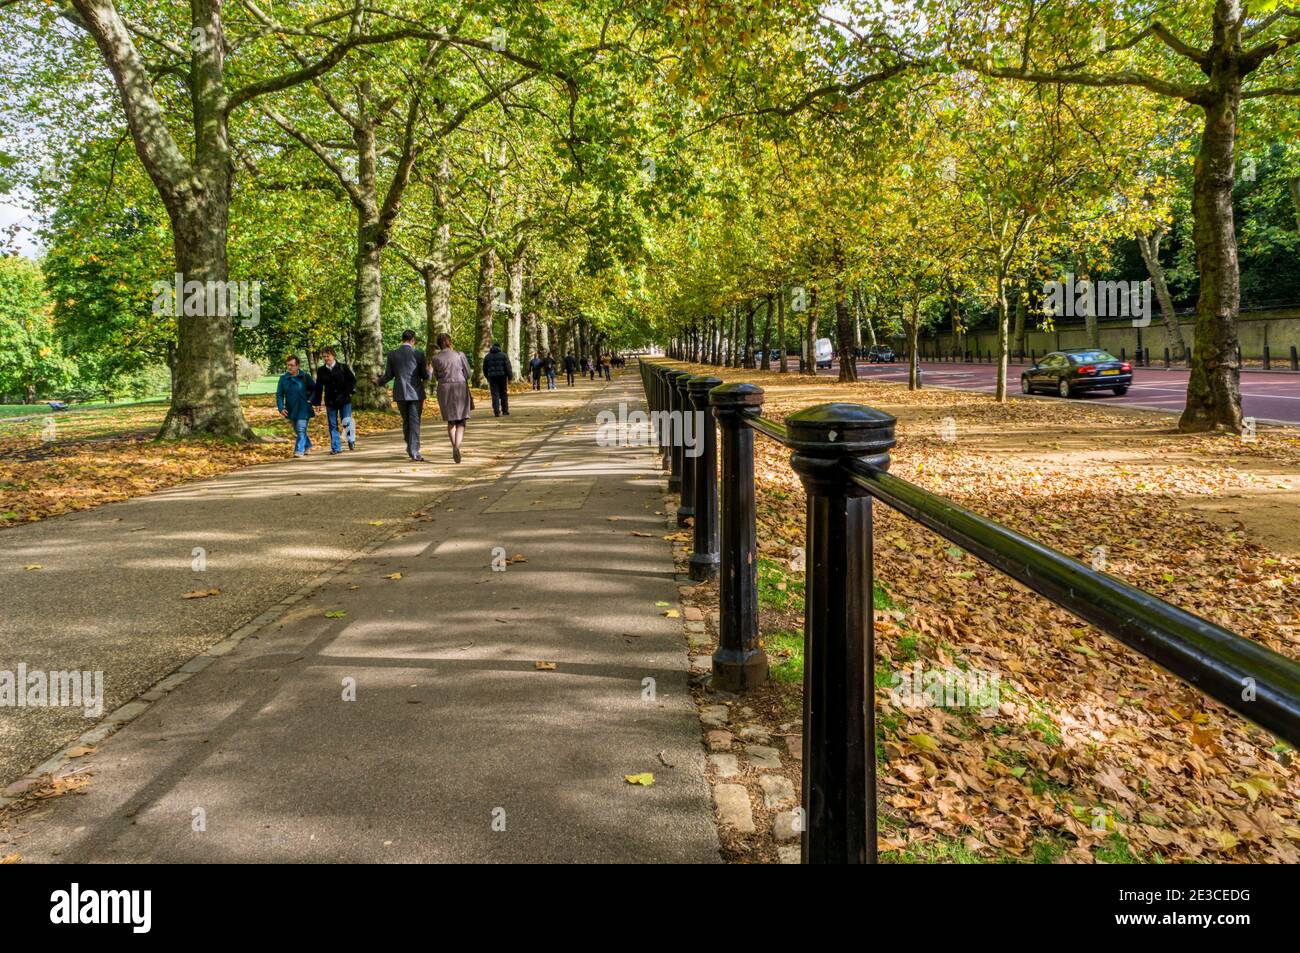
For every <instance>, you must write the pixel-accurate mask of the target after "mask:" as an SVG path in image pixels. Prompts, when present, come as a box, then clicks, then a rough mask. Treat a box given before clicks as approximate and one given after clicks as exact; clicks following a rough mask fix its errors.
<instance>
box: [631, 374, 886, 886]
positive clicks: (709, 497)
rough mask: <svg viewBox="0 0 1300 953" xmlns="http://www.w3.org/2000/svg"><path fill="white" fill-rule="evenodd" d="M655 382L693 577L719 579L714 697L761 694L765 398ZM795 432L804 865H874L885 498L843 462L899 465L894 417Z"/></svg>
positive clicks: (820, 411)
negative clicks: (877, 628)
mask: <svg viewBox="0 0 1300 953" xmlns="http://www.w3.org/2000/svg"><path fill="white" fill-rule="evenodd" d="M641 376H642V382H643V384H644V387H645V393H646V399H647V403H648V404H649V407H650V410H651V412H652V417H651V419H652V420H656V419H657V420H658V421H659V427H658V433H659V435H660V448H659V449H660V451H661V453H662V454H663V466H664V469H665V470H667V471H668V474H669V481H668V485H669V490H670V492H674V493H679V494H680V505H679V506H678V508H677V511H676V515H677V520H678V523H679V525H686V524H687V523H688V522H689V523H691V524H692V530H693V534H692V553H691V556H690V560H689V571H690V578H691V579H692V580H696V581H703V580H709V579H712V578H714V577H715V576H716V577H717V579H718V589H719V593H718V601H719V633H718V648H717V650H716V651H715V652H714V654H713V662H712V679H711V683H710V687H711V690H713V691H721V692H733V693H734V692H744V691H747V690H750V689H753V688H756V687H758V686H760V685H762V684H764V683H765V682H766V680H767V675H768V662H767V654H766V652H765V651H764V650H763V648H762V645H761V642H760V631H759V617H758V560H759V549H758V543H757V532H756V515H757V509H756V483H755V471H754V434H755V431H754V428H753V427H752V426H751V425H750V421H752V420H753V418H758V417H760V416H761V414H762V410H763V397H764V394H763V389H762V388H761V387H756V386H754V385H752V384H743V383H733V384H723V383H722V381H720V380H719V379H718V378H716V377H711V376H708V375H691V374H690V373H688V372H685V371H682V370H680V369H677V368H673V367H671V366H667V365H663V364H657V363H652V362H649V361H645V360H643V361H642V362H641ZM686 414H694V415H695V417H694V421H695V423H696V426H695V427H687V426H684V424H685V415H686ZM715 426H716V428H717V429H716V432H715ZM783 433H784V439H782V440H781V442H782V443H783V444H784V445H785V446H786V447H788V448H789V449H790V450H792V451H793V453H792V455H791V458H790V463H791V466H792V467H793V468H794V470H795V472H796V473H797V474H798V475H799V478H800V479H801V481H802V482H803V484H804V488H805V490H806V492H807V498H808V504H807V520H806V538H805V540H804V546H805V550H806V556H805V595H804V600H805V607H804V717H803V800H802V805H803V811H804V814H803V816H804V818H805V820H806V826H805V830H804V832H803V837H802V857H803V861H804V862H805V863H866V862H874V861H875V858H876V810H875V806H876V796H875V793H876V782H875V768H876V762H875V719H874V707H873V686H874V674H873V672H874V633H873V626H872V611H873V592H874V582H873V577H872V562H871V536H872V527H871V499H870V497H869V496H868V495H867V494H866V493H865V492H864V491H862V490H861V489H859V488H858V486H857V485H856V484H855V483H854V482H853V481H852V480H851V479H850V478H849V476H848V474H847V471H846V470H845V468H844V467H843V466H842V464H843V462H844V461H845V460H847V459H849V458H859V459H862V460H866V461H867V462H869V463H870V464H871V465H872V466H876V467H879V468H881V469H884V468H886V467H888V463H889V449H890V447H892V446H893V444H894V418H893V417H890V416H889V415H888V414H884V413H881V412H880V411H876V410H873V409H871V408H869V407H862V406H860V405H856V404H842V403H836V404H823V405H819V406H817V407H809V408H806V409H804V410H801V411H799V412H797V413H795V414H792V415H791V416H790V417H789V418H787V420H786V426H785V429H784V431H783ZM684 434H693V436H694V440H695V443H696V446H692V447H689V448H688V447H686V445H685V441H684V440H683V435H684ZM719 470H720V471H721V475H720V477H719Z"/></svg>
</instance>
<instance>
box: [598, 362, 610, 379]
mask: <svg viewBox="0 0 1300 953" xmlns="http://www.w3.org/2000/svg"><path fill="white" fill-rule="evenodd" d="M600 372H601V373H602V374H604V375H605V380H609V358H607V357H602V358H601V359H600Z"/></svg>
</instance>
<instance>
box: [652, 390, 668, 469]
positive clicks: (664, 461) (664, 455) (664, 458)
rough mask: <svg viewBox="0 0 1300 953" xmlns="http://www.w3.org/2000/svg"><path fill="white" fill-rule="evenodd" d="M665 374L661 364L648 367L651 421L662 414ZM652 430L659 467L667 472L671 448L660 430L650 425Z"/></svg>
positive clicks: (658, 418)
mask: <svg viewBox="0 0 1300 953" xmlns="http://www.w3.org/2000/svg"><path fill="white" fill-rule="evenodd" d="M666 373H668V369H667V368H666V367H664V366H663V365H661V364H652V365H651V366H650V412H651V414H652V416H651V418H650V419H651V421H658V420H660V419H661V417H660V415H662V414H663V412H664V375H665V374H666ZM652 429H653V430H654V432H655V435H656V437H657V438H658V440H659V456H660V458H661V460H660V466H661V467H662V469H664V470H667V469H668V466H669V456H670V452H671V447H670V446H669V444H668V442H667V441H666V440H664V435H663V430H662V428H655V427H654V426H653V424H652Z"/></svg>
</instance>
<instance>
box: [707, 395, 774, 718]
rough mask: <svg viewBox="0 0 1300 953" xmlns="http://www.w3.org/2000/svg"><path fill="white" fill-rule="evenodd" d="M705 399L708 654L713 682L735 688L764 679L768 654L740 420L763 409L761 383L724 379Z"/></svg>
mask: <svg viewBox="0 0 1300 953" xmlns="http://www.w3.org/2000/svg"><path fill="white" fill-rule="evenodd" d="M709 404H710V405H711V406H712V407H713V415H714V416H715V417H716V418H717V421H718V427H719V429H720V430H721V431H722V439H721V451H722V479H721V487H720V495H721V500H720V503H721V506H720V516H721V547H720V548H721V555H720V559H719V563H720V566H719V569H720V574H719V592H718V608H719V610H720V612H721V622H720V625H719V630H720V631H719V635H718V649H717V651H716V652H714V653H713V687H714V688H717V689H721V690H723V691H730V692H736V691H743V690H745V689H748V688H755V687H757V686H759V685H762V684H763V683H764V682H766V681H767V653H766V652H764V651H763V649H762V648H760V647H759V644H758V566H757V563H756V561H757V558H758V542H757V535H756V530H755V527H754V519H755V509H756V506H755V499H754V490H755V488H754V432H753V431H752V430H750V429H749V427H747V426H746V425H745V422H744V418H745V417H757V416H758V415H759V414H761V413H762V412H763V388H761V387H755V386H754V385H753V384H723V385H722V386H721V387H715V388H714V389H713V390H711V391H710V392H709Z"/></svg>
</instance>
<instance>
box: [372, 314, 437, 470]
mask: <svg viewBox="0 0 1300 953" xmlns="http://www.w3.org/2000/svg"><path fill="white" fill-rule="evenodd" d="M429 377H430V372H429V361H428V359H427V358H425V356H424V352H423V351H421V350H420V349H419V348H418V347H416V346H415V332H414V331H403V332H402V344H401V346H400V347H398V348H395V349H394V350H392V351H389V352H388V361H387V363H386V364H385V365H384V376H383V377H381V378H379V379H378V380H377V381H375V383H376V384H378V385H379V386H380V387H383V386H384V385H385V384H387V383H388V382H389V381H392V382H393V400H394V401H396V402H397V409H398V410H399V411H401V413H402V436H403V437H405V438H406V453H407V455H408V456H409V457H410V458H411V459H412V460H423V459H424V457H422V456H420V415H421V414H422V413H423V412H424V382H425V381H427V380H428V379H429Z"/></svg>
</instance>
